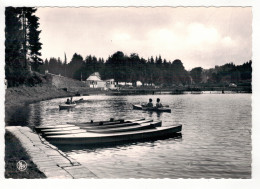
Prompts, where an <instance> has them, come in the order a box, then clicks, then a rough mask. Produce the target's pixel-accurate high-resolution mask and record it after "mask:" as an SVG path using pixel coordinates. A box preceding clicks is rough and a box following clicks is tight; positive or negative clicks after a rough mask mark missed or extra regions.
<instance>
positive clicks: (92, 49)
mask: <svg viewBox="0 0 260 189" xmlns="http://www.w3.org/2000/svg"><path fill="white" fill-rule="evenodd" d="M37 14H38V16H39V17H40V27H41V30H42V33H41V42H42V43H43V49H42V54H43V56H44V57H43V58H49V57H51V56H52V57H61V58H62V57H63V56H64V52H66V54H67V58H68V59H70V57H72V55H73V53H75V52H77V53H79V54H81V55H82V56H83V57H85V56H87V55H89V54H92V55H95V56H97V57H103V58H104V59H106V58H107V57H108V56H109V55H112V54H113V53H114V52H116V51H118V50H120V51H123V52H124V53H125V54H128V55H129V54H131V53H134V52H135V53H138V54H139V55H140V56H141V57H144V58H148V57H151V56H154V57H155V56H158V55H161V56H162V58H166V59H167V60H171V61H173V60H175V59H181V60H182V62H183V63H184V66H185V67H186V68H187V69H190V68H193V67H197V66H201V67H203V68H210V67H214V66H215V65H222V64H225V63H227V62H234V63H236V64H242V63H243V62H245V61H248V60H249V59H251V57H252V36H251V35H252V10H251V8H241V7H220V8H215V7H210V8H207V7H178V8H171V7H156V8H151V7H149V8H145V7H139V8H135V7H131V8H120V7H109V8H108V7H106V8H104V7H103V8H39V9H38V12H37Z"/></svg>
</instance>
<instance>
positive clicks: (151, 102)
mask: <svg viewBox="0 0 260 189" xmlns="http://www.w3.org/2000/svg"><path fill="white" fill-rule="evenodd" d="M146 107H153V100H152V99H151V98H150V99H149V102H148V103H147V104H146Z"/></svg>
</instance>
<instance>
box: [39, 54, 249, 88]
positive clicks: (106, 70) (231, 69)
mask: <svg viewBox="0 0 260 189" xmlns="http://www.w3.org/2000/svg"><path fill="white" fill-rule="evenodd" d="M40 70H41V72H42V73H44V71H45V70H48V71H49V72H50V73H54V74H61V75H62V76H66V77H70V78H73V79H77V80H83V81H85V80H86V79H87V78H88V77H89V76H90V75H91V74H92V73H94V72H99V73H100V75H101V78H102V79H104V80H105V79H111V78H113V79H115V81H116V82H132V83H136V82H137V81H141V82H142V83H146V84H147V85H152V84H155V85H159V86H166V87H170V86H176V85H177V86H178V85H192V84H195V85H196V84H201V83H208V84H219V83H230V82H234V83H239V82H246V81H247V82H251V79H252V61H251V60H250V61H248V62H245V63H244V64H243V65H238V66H236V65H235V64H233V63H227V64H225V65H223V66H215V68H211V69H203V68H202V67H196V68H193V69H192V70H190V71H187V70H186V69H185V67H184V65H183V63H182V61H181V60H179V59H176V60H174V61H172V62H171V61H167V60H166V59H162V58H161V56H160V55H159V56H158V57H157V56H156V57H155V58H154V57H149V58H148V59H144V58H142V57H139V55H138V54H137V53H132V54H130V56H128V55H126V54H124V53H123V52H121V51H117V52H116V53H114V54H113V55H111V56H109V57H108V59H107V60H105V61H104V59H103V58H96V57H95V56H92V55H88V56H86V58H85V59H84V58H83V57H82V56H81V55H79V54H77V53H75V54H74V55H73V57H72V59H71V61H70V62H68V63H67V58H66V54H65V60H64V62H62V61H61V60H60V58H57V59H56V58H50V59H49V60H48V59H46V60H45V61H44V64H43V65H41V66H40Z"/></svg>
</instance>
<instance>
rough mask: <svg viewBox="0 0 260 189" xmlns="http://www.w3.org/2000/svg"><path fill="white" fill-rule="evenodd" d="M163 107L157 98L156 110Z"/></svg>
mask: <svg viewBox="0 0 260 189" xmlns="http://www.w3.org/2000/svg"><path fill="white" fill-rule="evenodd" d="M162 107H163V105H162V104H161V102H160V99H159V98H157V103H156V108H162Z"/></svg>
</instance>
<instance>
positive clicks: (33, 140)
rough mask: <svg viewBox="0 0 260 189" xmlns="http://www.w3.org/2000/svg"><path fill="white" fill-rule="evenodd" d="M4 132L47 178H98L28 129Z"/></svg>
mask: <svg viewBox="0 0 260 189" xmlns="http://www.w3.org/2000/svg"><path fill="white" fill-rule="evenodd" d="M6 130H7V131H9V132H11V133H12V134H13V135H15V137H17V138H18V139H19V140H20V142H21V144H22V146H23V147H24V148H25V150H26V151H27V153H28V154H29V156H30V157H31V160H32V161H33V162H34V164H35V165H37V167H38V168H39V170H40V171H41V172H43V173H44V174H45V175H46V177H47V178H69V179H72V178H98V177H97V176H96V175H95V174H94V173H92V172H91V171H90V170H89V169H88V168H87V167H85V166H83V165H81V164H80V163H79V162H77V161H75V160H74V159H72V158H71V157H69V156H67V155H66V154H64V153H63V152H62V151H60V150H59V149H58V148H57V147H55V146H53V145H51V144H50V143H49V142H48V141H46V140H45V139H44V138H42V137H40V136H39V135H38V134H36V133H34V132H33V131H32V130H31V129H30V128H28V127H21V126H9V127H6Z"/></svg>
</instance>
